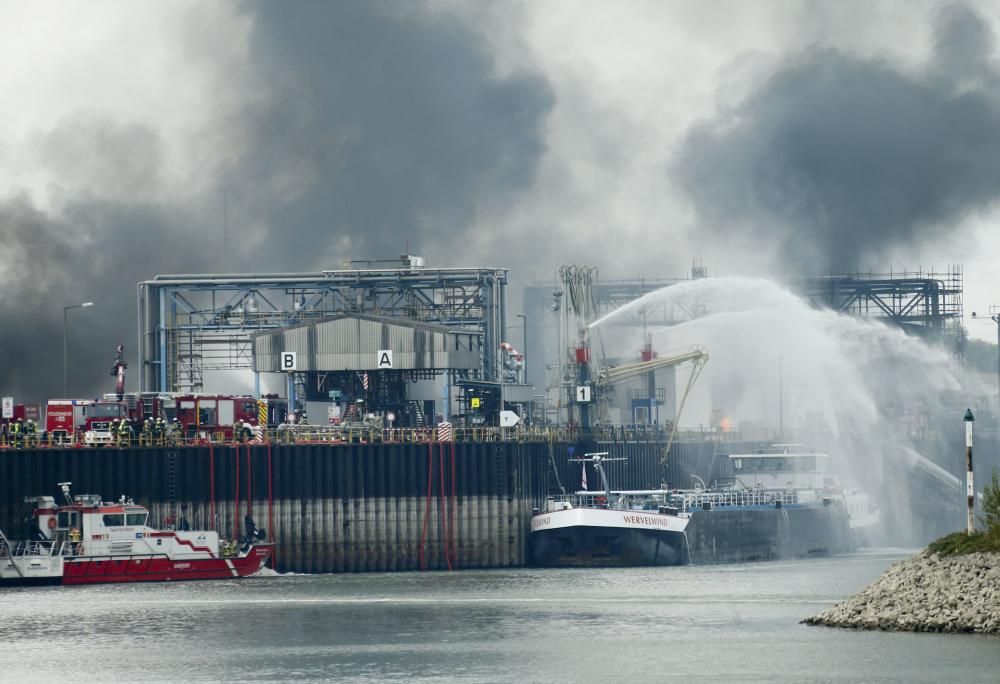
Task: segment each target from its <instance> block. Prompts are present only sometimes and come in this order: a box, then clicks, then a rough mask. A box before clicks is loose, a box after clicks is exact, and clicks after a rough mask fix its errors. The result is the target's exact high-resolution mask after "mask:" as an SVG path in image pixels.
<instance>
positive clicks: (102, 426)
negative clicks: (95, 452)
mask: <svg viewBox="0 0 1000 684" xmlns="http://www.w3.org/2000/svg"><path fill="white" fill-rule="evenodd" d="M127 417H128V411H127V408H126V406H125V404H124V402H119V401H101V400H99V399H52V400H50V401H49V403H48V405H47V406H46V409H45V432H46V433H48V435H49V439H51V440H52V441H68V440H70V439H71V438H77V439H80V440H82V441H83V443H84V444H107V443H110V442H112V441H114V435H112V434H111V421H113V420H116V419H122V418H127Z"/></svg>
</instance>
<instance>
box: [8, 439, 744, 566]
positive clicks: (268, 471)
mask: <svg viewBox="0 0 1000 684" xmlns="http://www.w3.org/2000/svg"><path fill="white" fill-rule="evenodd" d="M663 446H664V445H663V444H662V443H660V442H657V441H655V440H653V441H628V442H626V441H619V442H600V443H592V444H590V445H575V448H574V449H573V450H574V453H579V451H581V450H588V451H589V450H595V449H596V450H600V451H607V452H609V454H610V456H611V457H612V458H624V459H625V460H620V461H609V462H608V463H607V466H606V468H607V471H608V476H609V479H610V480H611V484H612V487H613V488H615V489H651V488H656V487H659V486H660V484H661V483H663V481H664V480H665V479H666V480H667V482H668V483H670V484H671V486H678V487H690V486H692V478H691V476H692V474H695V473H697V472H702V473H703V477H707V476H708V474H707V471H706V470H705V468H706V467H710V464H711V463H712V461H713V457H714V454H715V453H717V452H718V453H724V452H725V451H726V450H727V449H746V448H749V447H750V446H751V445H750V444H743V443H740V444H733V443H730V444H726V445H720V444H717V443H712V442H681V443H675V444H674V445H673V447H672V449H671V454H670V458H669V459H667V463H668V465H667V467H666V468H664V467H663V466H662V465H661V458H662V456H663V453H662V452H663ZM569 451H570V445H569V444H567V443H560V442H555V441H551V442H478V443H468V442H464V443H463V442H460V443H453V442H430V443H426V442H425V443H374V444H358V443H349V444H344V443H341V444H328V443H325V444H294V445H281V444H275V443H272V444H253V445H247V444H242V445H235V444H216V445H198V446H180V447H132V448H114V447H108V448H66V449H59V448H41V449H11V448H6V449H0V529H2V530H3V531H4V532H5V533H6V534H7V535H8V537H11V538H23V536H24V535H25V534H26V530H25V529H24V520H25V517H26V516H28V515H30V512H31V506H30V505H28V504H25V503H24V497H25V496H35V495H39V494H48V495H51V496H54V497H56V500H57V501H59V491H58V483H59V482H72V483H73V484H72V491H73V492H74V493H76V494H98V495H100V496H101V498H102V499H103V500H105V501H109V500H117V499H118V498H119V497H120V496H122V495H124V496H126V497H131V498H134V500H135V501H136V502H137V503H141V504H143V505H145V506H147V507H148V508H149V510H150V513H151V516H150V517H151V521H150V522H151V525H153V526H159V527H163V526H168V525H170V524H171V521H172V520H173V521H178V522H179V521H180V520H182V519H183V520H186V522H187V523H188V525H189V526H190V528H191V529H214V530H217V531H218V532H219V535H220V537H222V538H224V539H235V538H238V537H239V536H240V534H241V533H242V532H243V518H244V516H245V515H250V516H251V517H252V518H253V519H254V521H255V522H256V524H257V526H258V527H261V528H264V529H266V530H267V534H268V540H269V541H273V542H275V543H276V563H277V569H278V570H279V571H282V572H285V571H294V572H309V573H313V572H366V571H401V570H421V569H428V570H436V569H447V568H449V567H451V568H455V569H457V568H495V567H510V566H520V565H524V564H525V563H526V562H527V536H528V533H529V531H530V516H531V511H532V508H534V507H537V506H541V504H542V502H543V501H544V499H545V497H546V496H548V495H557V494H559V493H560V492H561V491H566V492H572V491H576V490H578V489H579V488H580V486H581V482H582V470H583V466H582V464H581V463H579V462H573V461H572V460H570V456H569ZM587 477H588V483H589V485H590V489H598V488H599V487H600V480H599V477H598V475H597V473H596V472H595V471H594V469H593V467H592V466H589V465H588V466H587ZM720 534H721V533H720ZM706 543H708V542H706ZM720 560H721V559H720Z"/></svg>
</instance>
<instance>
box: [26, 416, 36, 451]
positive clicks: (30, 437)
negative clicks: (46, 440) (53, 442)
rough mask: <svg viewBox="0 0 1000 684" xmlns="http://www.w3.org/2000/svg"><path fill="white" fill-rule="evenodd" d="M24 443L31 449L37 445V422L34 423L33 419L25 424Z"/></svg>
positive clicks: (29, 419)
mask: <svg viewBox="0 0 1000 684" xmlns="http://www.w3.org/2000/svg"><path fill="white" fill-rule="evenodd" d="M24 443H25V446H29V447H30V446H34V445H35V444H36V442H35V421H33V420H32V419H31V418H28V420H27V421H26V422H25V424H24Z"/></svg>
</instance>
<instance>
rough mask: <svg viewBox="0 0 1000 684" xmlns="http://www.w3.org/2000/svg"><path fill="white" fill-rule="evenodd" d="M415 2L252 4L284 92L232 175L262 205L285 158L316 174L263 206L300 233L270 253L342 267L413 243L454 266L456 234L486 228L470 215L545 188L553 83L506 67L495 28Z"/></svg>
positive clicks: (258, 44) (254, 42)
mask: <svg viewBox="0 0 1000 684" xmlns="http://www.w3.org/2000/svg"><path fill="white" fill-rule="evenodd" d="M413 7H414V6H412V5H411V6H408V5H406V4H405V3H386V2H375V3H372V2H365V1H359V2H335V3H330V2H323V1H315V2H299V3H296V4H295V5H294V6H293V8H294V9H293V11H289V7H288V6H287V5H284V4H280V3H273V2H254V3H247V4H246V8H247V11H249V12H251V13H252V14H253V17H254V29H253V36H252V39H251V51H252V53H251V54H252V58H253V60H254V63H255V65H256V66H257V67H258V68H259V69H260V70H261V72H262V73H263V74H265V75H266V79H267V82H268V83H269V85H270V87H271V88H272V89H273V90H272V100H274V101H276V102H278V103H280V104H279V105H277V106H272V107H269V108H267V109H266V110H265V111H263V112H261V113H260V115H259V116H256V117H253V118H252V119H251V121H252V126H253V130H252V137H253V139H254V140H255V141H256V143H257V144H255V145H253V146H252V147H251V148H250V150H249V153H248V154H247V155H246V156H245V157H244V158H243V159H241V160H240V162H239V165H238V167H237V168H236V169H234V172H233V175H232V177H231V178H230V179H229V181H228V183H229V185H230V186H231V187H233V188H235V190H236V192H237V194H239V195H240V196H242V197H243V198H244V199H245V200H246V201H248V202H250V204H251V205H255V201H254V199H253V196H254V195H255V194H256V193H257V189H258V188H260V187H262V186H264V185H266V183H267V179H268V178H273V177H274V175H275V174H276V172H278V171H281V170H285V169H287V170H288V171H289V174H290V175H292V176H294V177H297V178H300V179H303V180H304V181H305V182H304V183H303V184H302V185H301V186H296V189H295V191H294V193H293V196H292V198H291V199H290V200H288V201H268V202H266V203H265V204H264V205H263V206H260V205H256V206H259V209H260V211H262V212H265V213H266V215H267V221H268V223H269V224H270V225H272V226H274V228H275V231H276V232H277V231H280V232H281V234H283V235H286V236H288V237H290V238H291V239H285V240H281V241H271V242H270V243H269V245H270V248H271V249H273V250H274V251H271V249H269V258H268V261H267V263H269V264H270V263H273V261H271V259H274V258H278V259H280V260H281V261H283V262H285V265H286V266H287V267H305V266H318V265H325V266H328V267H329V266H330V265H334V266H335V265H336V263H337V262H336V261H335V259H339V258H342V257H346V256H356V257H385V256H398V255H400V254H402V253H404V251H406V250H407V247H408V248H409V250H410V251H411V252H412V253H417V254H425V256H426V257H427V258H428V261H429V263H432V264H435V265H445V264H446V262H447V260H448V247H449V244H450V242H451V241H452V240H475V239H476V238H475V236H474V235H470V234H469V233H468V232H467V228H468V226H469V224H470V222H471V221H472V219H473V218H474V217H475V215H476V212H477V209H478V208H479V207H480V206H496V205H497V204H500V203H505V202H510V201H513V200H514V199H516V197H517V194H518V193H519V192H520V191H523V190H526V189H528V188H530V187H531V185H532V183H533V180H534V170H535V164H536V162H537V160H538V159H539V157H540V156H541V154H542V152H543V151H544V150H543V145H542V139H543V130H542V126H543V124H544V122H545V118H546V115H547V114H548V111H549V110H550V109H551V107H552V105H553V96H552V95H551V93H550V90H549V88H548V85H547V84H546V82H545V81H543V80H540V79H539V78H537V77H534V76H530V75H517V76H513V77H508V78H500V77H498V76H497V75H496V73H495V66H494V64H493V62H492V60H491V58H490V56H489V54H488V52H487V51H486V49H485V47H484V45H483V44H482V37H481V36H477V35H475V34H474V33H471V32H470V31H469V30H468V29H467V28H465V27H464V26H463V25H461V24H459V23H458V22H457V21H456V20H454V19H451V18H449V17H447V16H440V15H429V14H425V13H422V12H411V11H410V10H411V9H413ZM344 245H349V249H350V250H351V253H350V254H348V253H345V252H344V249H345V248H344ZM435 248H436V250H435V252H434V253H427V252H428V251H430V250H431V249H435ZM323 259H325V261H322V260H323ZM317 261H320V262H321V263H317ZM331 262H333V263H331ZM256 263H260V260H258V261H257V262H256ZM262 265H263V264H262Z"/></svg>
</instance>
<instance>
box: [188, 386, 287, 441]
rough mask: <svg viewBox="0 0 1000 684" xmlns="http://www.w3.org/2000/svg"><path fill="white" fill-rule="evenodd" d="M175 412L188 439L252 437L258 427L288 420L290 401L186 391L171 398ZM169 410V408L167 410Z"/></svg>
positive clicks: (265, 426) (271, 425) (272, 425)
mask: <svg viewBox="0 0 1000 684" xmlns="http://www.w3.org/2000/svg"><path fill="white" fill-rule="evenodd" d="M171 400H172V402H173V407H172V409H173V411H170V412H171V413H172V414H173V415H171V416H170V420H171V421H172V420H173V418H177V422H178V423H179V424H180V425H181V428H182V429H183V431H184V435H185V436H187V437H189V438H194V437H200V438H205V439H211V438H213V437H217V436H220V435H221V436H222V437H223V438H224V439H227V440H231V439H234V438H236V439H241V438H242V439H249V438H250V437H251V436H253V434H254V433H255V432H256V428H258V427H261V428H267V427H275V426H277V425H280V424H281V423H284V422H285V421H286V420H287V419H288V401H287V400H285V399H280V398H278V397H274V396H270V395H269V396H265V397H263V398H261V399H255V398H253V397H251V396H233V395H217V394H186V395H175V396H172V397H171ZM168 411H169V409H168Z"/></svg>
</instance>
